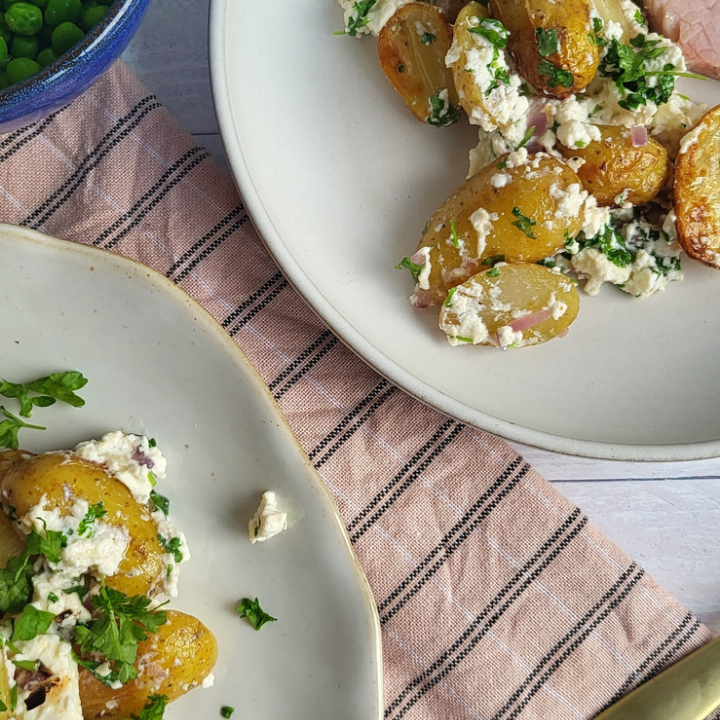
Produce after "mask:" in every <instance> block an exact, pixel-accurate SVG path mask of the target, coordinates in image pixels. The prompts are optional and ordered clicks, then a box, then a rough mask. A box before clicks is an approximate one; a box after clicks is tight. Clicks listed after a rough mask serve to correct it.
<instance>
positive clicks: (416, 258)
mask: <svg viewBox="0 0 720 720" xmlns="http://www.w3.org/2000/svg"><path fill="white" fill-rule="evenodd" d="M426 260H427V255H426V254H425V253H424V252H416V253H415V254H414V255H413V256H412V257H411V258H410V262H411V263H412V264H413V265H424V264H425V261H426Z"/></svg>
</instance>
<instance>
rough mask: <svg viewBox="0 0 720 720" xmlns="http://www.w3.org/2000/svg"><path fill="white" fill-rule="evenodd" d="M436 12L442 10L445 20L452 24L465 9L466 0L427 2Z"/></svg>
mask: <svg viewBox="0 0 720 720" xmlns="http://www.w3.org/2000/svg"><path fill="white" fill-rule="evenodd" d="M429 2H430V5H434V6H435V7H436V8H438V10H442V13H443V15H444V16H445V19H446V20H447V21H448V22H449V23H450V24H453V23H454V22H455V18H456V17H457V16H458V13H459V12H460V11H461V10H462V9H463V7H465V2H466V0H429Z"/></svg>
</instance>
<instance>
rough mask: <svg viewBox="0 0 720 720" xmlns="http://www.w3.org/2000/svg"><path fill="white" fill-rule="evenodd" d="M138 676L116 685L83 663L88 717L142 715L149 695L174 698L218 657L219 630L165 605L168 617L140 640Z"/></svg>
mask: <svg viewBox="0 0 720 720" xmlns="http://www.w3.org/2000/svg"><path fill="white" fill-rule="evenodd" d="M137 657H138V659H137V668H138V673H139V674H138V677H137V678H136V679H135V680H131V681H130V682H128V683H127V684H125V685H123V686H122V687H121V688H119V689H117V690H113V689H111V688H109V687H107V685H104V684H103V683H101V682H100V681H99V680H97V679H96V678H95V677H94V676H93V675H92V674H91V673H90V672H88V671H87V670H85V669H84V668H80V699H81V701H82V707H83V717H84V718H85V720H95V718H104V720H114V719H115V718H128V717H131V716H133V717H134V716H136V715H140V712H141V711H142V709H143V707H144V706H145V704H146V703H147V700H148V697H149V696H151V695H167V697H168V699H169V700H170V701H172V700H175V699H177V698H178V697H180V696H181V695H184V694H185V693H186V692H187V691H188V690H191V689H192V688H194V687H196V686H197V685H199V684H200V683H202V681H203V680H204V679H205V678H206V677H207V676H208V675H209V674H210V673H211V672H212V669H213V666H214V665H215V661H216V660H217V641H216V640H215V636H214V635H213V634H212V632H210V630H208V628H207V627H205V625H203V624H202V623H201V622H200V621H199V620H198V619H197V618H196V617H193V616H192V615H188V614H186V613H183V612H179V611H178V610H168V611H167V623H165V624H164V625H161V626H160V627H159V628H158V632H157V633H156V634H154V635H150V636H149V637H148V638H147V639H146V640H142V641H141V642H140V643H138V654H137Z"/></svg>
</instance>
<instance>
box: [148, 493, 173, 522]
mask: <svg viewBox="0 0 720 720" xmlns="http://www.w3.org/2000/svg"><path fill="white" fill-rule="evenodd" d="M150 501H151V502H152V509H153V511H155V510H161V511H162V514H163V515H164V516H165V517H167V516H168V513H169V512H170V501H169V500H168V499H167V498H166V497H165V496H164V495H160V493H158V492H155V490H151V491H150Z"/></svg>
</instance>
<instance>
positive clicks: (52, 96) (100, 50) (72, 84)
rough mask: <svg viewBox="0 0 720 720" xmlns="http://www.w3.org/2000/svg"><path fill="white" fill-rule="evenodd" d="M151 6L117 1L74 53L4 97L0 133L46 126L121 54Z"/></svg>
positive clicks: (144, 1) (0, 94)
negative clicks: (39, 123)
mask: <svg viewBox="0 0 720 720" xmlns="http://www.w3.org/2000/svg"><path fill="white" fill-rule="evenodd" d="M149 4H150V0H115V2H114V3H113V4H112V5H111V6H110V7H109V9H108V12H107V13H106V14H105V17H103V19H102V20H101V21H100V22H99V23H98V24H97V25H96V26H95V27H94V28H93V29H92V30H91V31H90V32H89V33H88V34H87V35H86V36H85V37H84V38H83V39H82V40H81V41H80V42H79V43H78V44H77V45H75V46H74V47H72V48H71V49H70V50H68V51H67V52H66V53H65V54H64V55H62V56H60V57H59V58H58V59H57V60H56V61H55V62H53V63H51V64H50V65H48V66H47V67H44V68H43V69H42V70H40V72H38V73H37V74H35V75H33V76H31V77H29V78H27V80H23V81H22V82H19V83H16V84H15V85H11V86H10V87H8V88H6V89H5V90H2V91H0V133H6V132H10V131H12V130H17V129H18V128H20V127H23V126H24V125H28V124H29V123H33V122H36V121H38V120H42V119H43V118H45V117H47V116H48V115H50V114H51V113H53V112H55V111H56V110H59V109H60V108H62V107H64V106H65V105H67V104H68V103H69V102H71V101H72V100H74V99H75V98H76V97H77V96H78V95H80V94H81V93H82V92H84V91H85V90H87V89H88V88H89V87H90V86H91V85H92V84H93V83H94V82H95V81H96V80H98V78H99V77H100V76H101V75H102V74H103V73H104V72H105V71H106V70H107V69H108V68H109V67H110V65H112V63H113V61H115V60H116V59H117V58H118V57H120V55H121V54H122V52H123V50H125V48H126V47H127V45H128V43H129V42H130V40H131V39H132V37H133V35H134V34H135V32H136V30H137V29H138V27H139V26H140V22H141V21H142V19H143V17H144V15H145V11H146V10H147V8H148V5H149Z"/></svg>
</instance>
